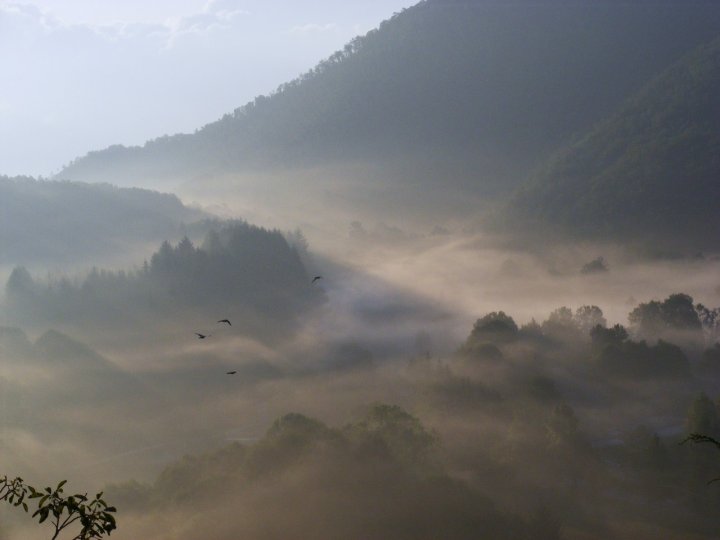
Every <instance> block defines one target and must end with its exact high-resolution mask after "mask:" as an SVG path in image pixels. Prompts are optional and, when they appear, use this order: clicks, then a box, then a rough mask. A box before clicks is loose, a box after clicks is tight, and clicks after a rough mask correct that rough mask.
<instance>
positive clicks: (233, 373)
mask: <svg viewBox="0 0 720 540" xmlns="http://www.w3.org/2000/svg"><path fill="white" fill-rule="evenodd" d="M236 373H237V371H228V372H226V373H225V375H235V374H236Z"/></svg>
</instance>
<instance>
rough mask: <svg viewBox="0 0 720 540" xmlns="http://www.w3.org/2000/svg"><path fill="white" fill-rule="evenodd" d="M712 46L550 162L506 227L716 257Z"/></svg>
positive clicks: (519, 198) (719, 74)
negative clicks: (709, 252) (673, 248)
mask: <svg viewBox="0 0 720 540" xmlns="http://www.w3.org/2000/svg"><path fill="white" fill-rule="evenodd" d="M718 95H720V39H716V40H714V41H712V42H710V43H708V44H706V45H704V46H702V47H700V48H699V49H698V50H696V51H695V52H693V53H692V54H689V55H688V56H686V57H685V58H683V59H682V60H681V61H679V62H678V63H676V64H675V65H673V66H672V67H670V68H669V69H668V70H666V71H665V72H664V73H663V74H662V75H660V76H659V77H657V78H656V79H655V80H654V81H653V82H652V83H650V84H649V85H648V86H646V87H645V88H644V89H643V90H642V91H640V92H639V93H638V94H636V95H635V96H633V97H632V98H630V99H629V100H628V101H627V102H626V103H625V104H624V106H623V107H622V109H621V110H620V111H619V112H618V113H617V114H615V115H613V116H612V117H610V118H609V119H607V120H605V121H603V122H601V123H600V124H598V125H597V126H596V127H595V128H594V129H592V130H591V131H590V132H589V133H587V134H586V135H585V136H584V137H582V138H580V139H579V140H578V141H576V142H575V143H574V144H572V145H570V146H568V147H567V148H565V149H564V150H563V151H561V152H560V153H558V154H557V155H556V156H555V157H554V158H553V159H552V160H550V161H549V162H548V163H547V165H546V166H545V167H544V168H543V169H542V170H540V171H539V173H538V174H537V175H535V176H534V178H532V179H531V181H530V182H529V183H528V184H527V185H526V186H524V187H523V189H521V190H520V191H519V192H518V194H517V195H516V196H515V198H514V200H513V203H512V204H513V210H514V212H513V214H512V218H513V220H519V221H520V222H521V223H525V224H527V222H528V220H529V221H530V223H531V226H532V227H533V229H535V230H537V228H538V226H545V227H548V228H549V229H550V230H551V231H553V232H555V231H558V230H559V231H562V232H565V233H570V234H572V235H574V236H579V237H584V238H594V239H616V240H646V241H648V242H649V243H651V244H652V245H671V246H681V247H685V248H692V249H717V248H718V247H720V213H718V209H717V205H718V201H720V102H719V101H718Z"/></svg>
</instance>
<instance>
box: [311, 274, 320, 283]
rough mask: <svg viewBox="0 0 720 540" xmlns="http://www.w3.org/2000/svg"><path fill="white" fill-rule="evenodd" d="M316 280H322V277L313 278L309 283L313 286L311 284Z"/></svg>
mask: <svg viewBox="0 0 720 540" xmlns="http://www.w3.org/2000/svg"><path fill="white" fill-rule="evenodd" d="M318 279H322V276H315V277H314V278H313V279H312V281H311V282H310V283H311V284H313V283H315V282H316V281H317V280H318Z"/></svg>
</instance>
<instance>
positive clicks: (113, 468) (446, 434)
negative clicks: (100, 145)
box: [0, 214, 720, 538]
mask: <svg viewBox="0 0 720 540" xmlns="http://www.w3.org/2000/svg"><path fill="white" fill-rule="evenodd" d="M311 215H312V214H311ZM360 217H361V218H362V219H357V218H356V217H355V216H348V219H347V220H346V221H342V220H341V221H340V222H341V223H344V225H343V226H342V227H337V226H336V227H332V226H331V222H330V221H329V220H328V221H326V220H325V219H324V218H323V219H318V220H317V222H316V223H315V224H314V225H312V226H309V227H302V228H301V229H302V232H301V231H298V230H297V228H295V227H292V225H290V224H288V226H286V227H284V229H285V230H294V232H288V233H284V234H280V233H279V232H277V231H270V230H265V229H260V228H256V227H253V226H249V225H247V224H244V223H238V222H234V223H229V224H223V223H220V222H218V223H216V225H217V227H216V229H215V230H214V231H213V232H208V233H206V234H205V237H204V238H203V237H202V236H200V237H195V239H194V240H193V241H189V240H188V241H182V242H180V243H178V244H167V245H164V246H158V247H156V250H155V253H154V254H152V255H151V256H149V257H148V263H147V265H143V263H142V261H139V260H132V261H129V262H128V263H127V266H125V270H124V271H122V270H121V268H122V267H116V268H115V269H109V270H103V269H94V270H88V271H86V272H76V273H75V274H71V275H69V276H68V277H67V278H65V279H57V278H53V277H52V275H50V277H49V278H48V277H47V274H45V273H43V272H42V271H40V272H39V271H37V270H35V269H33V271H32V272H29V271H27V270H22V269H16V270H15V271H14V272H12V275H11V276H10V277H9V280H8V284H7V287H6V294H5V298H4V300H3V302H4V305H3V314H4V321H3V324H4V326H5V329H3V330H2V334H1V335H0V347H1V350H2V357H3V364H2V371H1V372H0V383H1V384H2V396H3V397H2V399H3V401H2V403H3V417H2V448H3V453H2V461H3V467H4V469H5V470H8V471H13V473H17V474H19V475H21V476H23V477H26V478H28V479H30V480H32V481H33V482H35V483H48V484H49V483H51V482H53V481H59V480H60V479H63V478H68V479H71V482H72V483H73V484H74V485H75V486H77V487H78V489H88V490H91V489H102V488H107V491H108V497H114V498H115V499H117V500H113V501H112V502H113V504H116V505H117V506H118V507H119V509H120V510H119V514H118V518H119V524H120V528H119V530H118V532H117V533H116V534H117V535H118V536H119V537H120V538H137V537H143V538H162V537H173V538H201V537H202V538H227V537H231V536H236V535H237V534H240V533H242V534H244V535H246V536H249V537H253V538H287V537H288V536H293V535H295V534H296V531H300V530H301V531H303V534H302V537H303V538H340V537H342V538H368V537H392V538H405V537H407V538H411V537H412V538H437V537H439V536H442V537H447V538H470V537H475V536H476V535H477V534H478V531H483V534H484V535H485V536H488V537H493V538H505V537H507V538H644V537H647V538H655V537H658V535H659V536H662V537H663V538H674V537H677V538H686V537H688V536H687V535H688V534H690V533H692V534H696V535H697V537H698V538H711V537H713V534H714V533H713V532H712V531H713V530H714V529H713V527H714V519H713V518H712V513H711V512H710V508H711V507H712V504H711V503H710V502H709V501H713V500H715V499H714V498H713V497H715V495H714V493H715V492H713V491H708V489H707V488H706V487H705V482H706V481H707V480H708V479H710V478H712V475H713V463H714V461H713V455H712V454H707V453H703V452H702V450H703V449H699V448H690V447H687V446H683V447H679V446H678V445H677V443H678V442H679V441H680V440H681V439H682V437H683V434H684V433H687V432H689V431H692V429H693V427H694V426H698V429H701V428H702V426H705V425H708V426H710V428H709V429H708V431H709V432H710V433H712V432H713V430H714V429H715V427H714V426H716V425H717V426H720V423H718V421H717V411H716V410H715V408H714V407H715V406H714V404H712V402H711V401H710V403H711V404H712V407H709V408H708V407H705V409H702V403H704V402H701V405H699V406H698V405H697V403H698V400H699V399H700V396H702V395H703V394H706V395H708V396H711V397H714V396H716V395H717V394H718V387H719V385H720V355H718V353H717V347H715V348H713V345H712V344H713V342H714V340H716V339H717V333H716V330H717V328H716V327H711V325H710V326H708V325H707V324H706V325H705V330H704V331H703V326H702V321H700V315H699V314H698V313H699V312H696V311H695V310H696V304H697V303H698V302H702V303H703V304H704V305H706V306H709V307H713V306H716V305H718V303H720V302H719V300H720V291H719V290H718V283H717V276H718V275H720V274H719V273H718V269H719V268H718V266H720V261H718V260H717V259H714V258H713V257H711V256H707V257H702V258H701V257H698V258H694V259H648V258H645V257H642V256H640V255H639V254H637V253H631V252H629V251H628V250H626V249H621V248H618V247H614V246H611V245H607V244H606V245H576V246H565V247H557V246H544V247H541V246H538V247H536V248H534V249H527V248H525V249H520V248H512V247H508V245H507V244H503V242H501V241H500V240H498V239H497V238H494V237H491V236H488V235H485V234H483V233H480V232H478V231H477V230H476V229H475V228H473V227H470V226H468V225H463V224H461V223H453V222H448V221H443V222H438V223H437V224H435V225H432V226H431V225H430V222H428V223H427V224H426V225H425V226H424V227H422V228H421V227H420V226H417V227H408V226H407V225H406V224H405V223H400V222H398V223H395V222H392V223H390V222H387V221H381V220H375V219H374V217H373V216H360ZM265 225H272V224H271V223H265ZM211 228H212V227H211ZM316 235H317V236H316ZM130 258H131V257H130ZM128 268H129V269H131V270H128ZM47 271H50V272H51V268H50V267H48V269H47ZM316 275H320V276H322V277H321V279H319V280H317V281H316V282H312V277H313V276H316ZM680 292H682V293H685V294H686V295H690V296H682V297H670V295H671V294H672V293H680ZM690 297H692V298H690ZM678 298H679V300H678ZM666 299H667V300H666ZM651 300H657V301H658V302H657V303H652V302H650V301H651ZM656 304H657V305H656ZM640 305H646V306H650V307H649V308H646V309H645V308H643V309H645V310H644V311H643V309H641V310H640V311H637V310H638V309H639V308H638V306H640ZM688 305H689V306H690V308H689V309H690V310H691V311H692V313H694V314H695V316H696V317H698V319H697V321H699V322H698V324H699V325H700V326H697V325H695V320H694V319H693V320H692V321H691V322H690V323H689V326H687V327H685V326H682V325H680V326H678V327H677V328H676V327H675V326H673V325H676V323H677V321H676V319H673V318H672V317H671V316H670V315H667V317H669V318H667V320H666V319H663V318H662V317H665V316H666V315H662V316H659V317H660V318H659V319H657V320H655V319H652V317H651V316H650V315H648V314H649V313H651V312H652V313H654V311H653V310H655V309H656V308H657V310H659V311H658V313H666V312H667V313H671V314H672V313H676V311H673V310H680V311H677V312H678V313H680V312H683V311H682V309H685V308H687V306H688ZM561 306H567V307H568V308H569V309H557V308H560V307H561ZM583 306H586V307H585V308H583ZM590 306H599V308H597V307H592V308H591V307H590ZM657 306H660V307H657ZM662 306H665V307H662ZM678 306H680V307H678ZM663 310H665V311H663ZM500 311H502V312H504V314H502V315H499V314H498V312H500ZM685 311H687V309H686V310H685ZM631 312H632V313H635V314H636V315H635V316H634V318H630V319H629V317H628V316H629V314H630V313H631ZM491 313H495V314H494V315H492V314H491ZM667 313H666V314H667ZM683 313H685V312H683ZM487 314H491V315H490V316H489V317H486V318H485V319H480V320H479V321H478V319H479V318H481V317H483V316H485V315H487ZM643 314H644V315H643ZM641 315H642V316H641ZM643 317H645V319H644V318H643ZM225 318H227V319H229V320H230V321H231V323H232V324H231V325H228V324H225V323H220V322H218V321H220V320H221V319H225ZM631 319H632V320H631ZM476 321H477V323H476ZM643 321H645V322H643ZM653 321H654V322H653ZM658 321H659V322H658ZM669 321H670V322H669ZM598 324H599V325H600V327H601V328H607V329H606V330H603V331H602V332H601V331H596V332H595V333H594V334H592V333H591V330H593V329H594V328H595V326H596V325H598ZM616 324H620V325H623V326H624V327H625V328H626V329H627V333H623V332H624V330H623V331H620V330H617V329H613V327H614V325H616ZM708 324H709V323H708ZM658 325H659V326H658ZM713 328H714V330H713ZM713 332H715V333H713ZM196 333H199V334H202V335H206V336H207V337H206V338H204V339H200V338H199V336H198V335H197V334H196ZM591 334H592V335H591ZM642 340H646V342H643V341H642ZM678 346H679V347H678ZM705 399H707V398H705ZM378 404H388V405H389V406H392V407H395V406H397V407H400V408H401V409H394V408H392V407H391V408H390V409H387V408H386V409H383V408H382V407H380V408H378V407H379V406H378ZM693 404H696V405H693ZM693 407H695V408H696V409H697V407H700V409H702V411H703V412H701V413H697V414H694V413H692V412H690V413H688V411H689V410H691V409H692V408H693ZM383 410H384V411H386V412H387V411H388V410H391V411H394V412H393V413H392V414H391V415H390V416H389V417H387V418H384V419H382V420H378V419H377V418H375V419H374V420H372V418H373V416H372V415H373V414H376V415H377V414H379V413H378V411H383ZM289 413H293V414H296V415H298V414H299V415H303V416H290V417H287V416H285V415H287V414H289ZM406 413H407V414H409V415H411V416H407V415H406ZM368 415H369V416H368ZM698 415H699V416H698ZM703 415H704V416H703ZM696 417H697V418H696ZM708 418H709V420H708ZM277 419H283V420H281V421H278V422H279V423H277V422H276V423H275V424H273V423H274V422H275V421H276V420H277ZM373 422H375V424H373ZM693 422H694V424H693ZM703 422H705V424H703ZM708 422H709V423H708ZM408 423H409V424H408ZM408 425H411V426H412V427H411V428H408ZM272 426H274V427H272ZM378 426H380V427H378ZM268 430H270V431H268ZM378 430H379V431H380V432H378ZM408 430H409V431H408ZM426 435H427V437H426ZM414 437H419V438H420V440H423V441H425V440H426V439H427V440H426V442H427V449H426V450H427V456H424V457H423V458H422V459H420V458H418V457H417V456H415V457H412V456H409V455H408V454H407V453H408V452H410V453H412V452H413V451H414V450H410V449H409V448H412V447H413V446H412V445H414V444H416V443H417V440H416V439H415V438H414ZM423 444H425V443H423ZM396 445H400V446H399V447H397V446H396ZM403 445H409V446H408V447H406V446H403ZM398 452H399V453H398ZM423 452H424V451H423ZM183 456H187V457H183ZM696 456H700V457H696ZM109 484H112V485H111V486H109V487H108V485H109ZM623 494H625V495H623ZM658 504H662V505H665V506H667V507H669V508H672V509H673V511H672V512H668V513H667V515H666V516H664V517H663V518H662V519H658V518H656V517H653V516H655V514H654V513H653V512H654V510H653V508H656V505H658ZM418 516H425V519H424V520H419V517H418ZM23 523H24V522H23V521H22V520H20V519H19V518H17V517H11V518H8V520H7V527H9V528H10V530H11V531H12V536H13V537H23V534H26V533H24V532H23V531H24V530H25V525H23ZM28 531H29V529H28ZM440 531H442V532H443V533H444V534H441V533H440ZM27 534H32V533H31V532H27Z"/></svg>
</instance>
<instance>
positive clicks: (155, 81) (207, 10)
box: [0, 0, 416, 175]
mask: <svg viewBox="0 0 720 540" xmlns="http://www.w3.org/2000/svg"><path fill="white" fill-rule="evenodd" d="M414 3H416V0H363V1H362V2H349V1H347V0H209V1H208V0H153V1H152V2H148V1H147V0H104V1H102V2H98V1H97V0H32V1H29V2H23V1H16V0H0V73H1V74H2V84H1V85H0V174H9V175H15V174H31V175H38V174H41V175H49V174H50V173H51V172H54V171H57V170H58V169H59V168H60V167H61V166H62V165H64V164H66V163H67V162H69V161H70V160H72V159H73V158H75V157H77V156H79V155H82V154H85V153H86V152H87V151H89V150H93V149H100V148H104V147H106V146H109V145H111V144H115V143H121V144H140V143H142V142H144V141H145V140H147V139H149V138H153V137H157V136H159V135H163V134H166V133H177V132H188V131H193V130H195V129H196V128H199V127H201V126H202V125H204V124H206V123H208V122H211V121H213V120H215V119H217V118H219V117H221V116H222V115H223V114H225V113H227V112H230V111H232V110H233V109H234V108H236V107H238V106H240V105H243V104H244V103H246V102H247V101H249V100H251V99H252V98H253V97H255V96H256V95H258V94H264V93H267V92H269V91H272V90H273V89H274V88H276V87H277V86H278V85H279V84H280V83H282V82H285V81H287V80H289V79H292V78H294V77H295V76H297V75H299V74H300V73H302V72H304V71H306V70H308V69H309V68H311V67H312V66H313V65H315V64H316V63H317V62H318V61H319V60H320V59H322V58H324V57H327V56H329V55H330V54H332V52H334V51H335V50H337V49H339V48H341V47H342V46H343V45H344V44H345V43H346V42H347V41H349V40H350V39H351V38H352V37H353V36H355V35H358V34H364V33H365V32H367V31H368V30H370V29H371V28H374V27H375V26H377V25H378V24H379V23H380V21H382V20H383V19H386V18H388V17H389V16H391V15H392V14H393V13H394V12H396V11H400V10H401V9H402V8H404V7H408V6H410V5H412V4H414Z"/></svg>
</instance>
